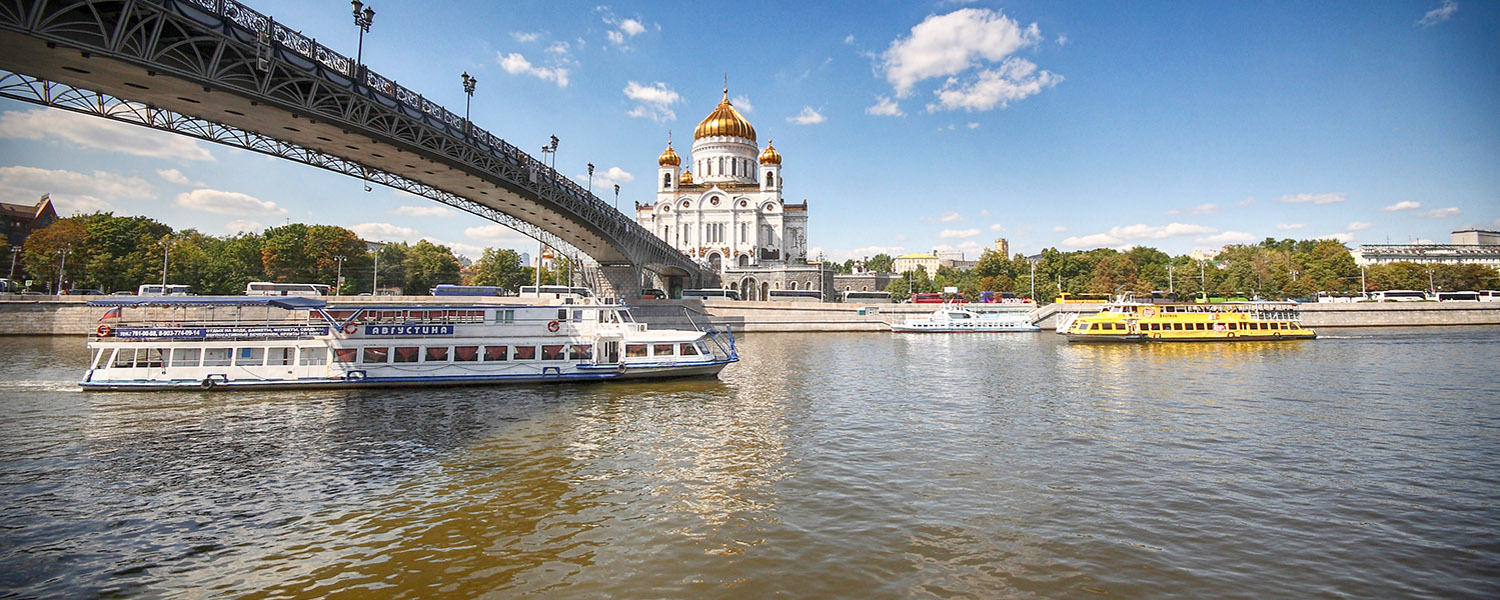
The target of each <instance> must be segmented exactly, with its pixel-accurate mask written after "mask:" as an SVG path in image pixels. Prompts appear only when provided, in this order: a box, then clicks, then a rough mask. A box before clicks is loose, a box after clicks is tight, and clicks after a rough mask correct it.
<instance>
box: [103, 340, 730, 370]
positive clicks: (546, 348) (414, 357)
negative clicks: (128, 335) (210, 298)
mask: <svg viewBox="0 0 1500 600" xmlns="http://www.w3.org/2000/svg"><path fill="white" fill-rule="evenodd" d="M593 348H594V347H593V345H591V344H543V345H540V346H514V345H505V346H367V347H364V348H302V349H301V352H300V354H299V353H298V348H294V347H280V348H119V349H112V348H105V349H102V350H100V351H99V354H98V355H96V356H95V357H94V359H95V364H96V365H97V366H96V367H95V368H98V369H106V368H114V369H129V368H136V367H155V368H160V367H162V366H163V365H170V366H172V367H228V366H236V367H261V366H292V365H302V366H314V365H325V364H328V360H329V355H330V353H331V354H332V358H333V361H334V362H337V363H343V364H351V363H361V364H387V363H416V362H423V363H439V362H441V363H446V362H502V361H511V360H554V361H555V360H574V361H576V360H588V359H590V358H592V357H593V352H594V351H593ZM110 352H113V354H112V355H111V354H109V353H110ZM707 353H708V352H707V349H706V348H700V347H699V346H697V345H695V344H691V343H680V344H625V356H626V358H648V357H657V356H659V357H667V356H701V355H705V354H707Z"/></svg>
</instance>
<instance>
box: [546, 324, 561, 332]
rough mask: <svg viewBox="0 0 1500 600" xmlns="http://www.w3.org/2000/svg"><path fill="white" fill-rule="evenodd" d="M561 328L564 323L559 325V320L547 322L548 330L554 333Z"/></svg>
mask: <svg viewBox="0 0 1500 600" xmlns="http://www.w3.org/2000/svg"><path fill="white" fill-rule="evenodd" d="M559 329H562V325H558V324H557V321H551V322H549V323H547V331H550V332H552V333H557V330H559Z"/></svg>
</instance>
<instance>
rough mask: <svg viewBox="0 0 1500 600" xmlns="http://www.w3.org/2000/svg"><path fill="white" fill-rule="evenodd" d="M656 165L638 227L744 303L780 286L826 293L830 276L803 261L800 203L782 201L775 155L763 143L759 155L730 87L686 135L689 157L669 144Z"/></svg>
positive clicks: (803, 220) (804, 239) (638, 207)
mask: <svg viewBox="0 0 1500 600" xmlns="http://www.w3.org/2000/svg"><path fill="white" fill-rule="evenodd" d="M656 164H657V167H658V168H657V174H656V182H655V186H656V201H655V202H652V203H647V204H642V203H639V202H637V203H636V221H637V222H638V223H640V224H641V226H642V227H645V228H646V229H649V230H650V231H651V232H652V233H655V234H656V235H657V236H658V237H660V238H661V239H663V240H666V242H667V243H668V244H671V245H672V247H674V248H676V249H678V250H680V251H682V252H683V253H684V254H687V255H688V256H691V257H693V258H694V259H697V260H698V261H699V262H701V263H702V264H705V265H708V266H709V267H710V268H712V269H713V270H714V271H717V272H718V273H719V275H720V277H721V278H722V280H723V282H724V287H726V288H729V289H734V290H736V291H739V292H740V295H741V297H742V298H743V299H746V300H764V299H766V298H767V295H768V293H769V292H770V291H771V290H783V289H785V290H819V291H823V292H824V293H825V294H828V295H831V294H832V290H833V276H832V271H831V270H827V267H826V266H825V265H821V264H809V263H808V260H807V258H808V257H807V202H806V201H804V202H803V203H801V204H789V203H787V202H786V201H785V199H783V198H782V195H781V192H782V185H783V181H782V177H781V153H779V152H777V151H776V149H775V148H774V147H772V145H771V144H770V143H769V142H767V144H766V147H765V150H761V148H760V146H759V145H758V144H757V142H756V139H755V128H754V127H752V126H751V125H750V122H749V121H747V120H745V117H743V116H741V115H740V112H739V111H738V110H735V108H734V105H733V104H731V103H730V102H729V90H727V89H726V90H724V99H723V100H721V101H720V102H719V105H718V106H717V107H715V108H714V110H713V112H711V113H709V115H708V117H706V118H704V119H703V121H702V122H701V123H698V127H697V129H695V130H694V131H693V148H692V152H691V153H690V154H689V158H688V160H684V159H683V157H681V156H679V155H678V154H677V151H676V150H674V149H673V148H672V142H671V141H670V140H668V142H667V149H666V150H665V151H663V152H662V153H661V156H660V157H658V158H657V160H656ZM684 165H686V166H684ZM695 173H696V175H695ZM674 295H675V291H674Z"/></svg>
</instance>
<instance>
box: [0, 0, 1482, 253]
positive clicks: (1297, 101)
mask: <svg viewBox="0 0 1500 600" xmlns="http://www.w3.org/2000/svg"><path fill="white" fill-rule="evenodd" d="M247 4H248V5H250V6H251V7H253V8H255V9H256V10H258V11H260V12H263V13H266V14H270V15H273V16H274V17H275V18H276V19H277V21H278V22H281V23H284V24H287V25H288V26H290V27H292V28H295V29H298V30H300V31H302V32H303V33H304V34H306V35H309V36H312V37H315V38H317V39H318V41H319V42H321V43H323V44H325V45H328V46H330V47H333V48H335V49H338V50H342V51H345V52H346V53H348V54H350V55H352V54H354V50H355V45H356V41H357V30H356V28H355V26H354V25H353V23H352V18H351V16H350V10H349V9H350V7H349V4H348V3H347V2H342V1H323V0H320V1H316V2H305V1H291V0H254V1H251V2H248V3H247ZM369 6H371V7H373V8H374V9H375V11H376V17H375V22H374V24H373V27H372V28H371V31H370V33H369V34H367V36H366V38H365V44H364V57H365V62H366V63H367V64H368V65H370V68H371V69H373V70H375V71H376V72H378V73H381V74H382V75H385V76H387V77H390V78H393V79H395V80H397V81H398V82H399V83H401V84H402V85H404V86H406V87H408V88H411V89H413V90H416V91H418V92H421V93H423V94H424V95H425V96H426V97H428V98H431V99H433V100H434V101H437V102H439V103H441V104H443V105H445V106H447V107H448V108H449V109H451V110H454V111H455V112H462V111H463V105H464V94H463V91H462V87H461V85H460V79H459V75H460V73H463V72H465V71H467V72H468V73H470V74H471V75H473V76H475V77H477V78H478V80H479V83H478V89H477V91H476V93H475V95H474V98H473V116H474V121H475V122H476V124H478V125H479V126H481V127H484V128H486V129H488V130H489V131H491V132H493V133H495V134H497V135H500V136H502V137H504V138H506V139H507V140H509V141H511V142H512V143H514V144H516V145H517V146H520V147H522V148H525V149H528V150H531V151H533V152H535V150H536V149H539V148H540V147H541V146H542V145H543V144H544V143H545V142H546V141H547V138H548V136H549V135H554V134H555V135H557V136H558V137H559V138H560V139H561V142H560V144H559V150H558V154H557V164H558V168H559V170H560V171H562V172H563V173H565V174H569V175H573V176H575V178H576V179H577V180H578V181H579V182H580V183H586V180H587V177H586V167H585V164H586V163H589V162H592V163H593V164H594V165H595V166H596V174H595V177H594V188H595V190H599V191H602V192H601V193H600V194H599V195H600V196H601V197H602V198H604V200H605V201H606V202H610V203H613V201H614V198H613V193H612V191H611V184H613V183H619V184H620V186H621V192H620V205H621V207H622V208H626V210H627V211H628V210H630V209H629V208H628V207H630V206H633V205H632V204H631V203H632V202H635V201H650V200H653V199H654V198H655V196H654V189H653V188H652V185H651V182H652V181H653V178H654V176H655V173H656V171H655V169H656V163H655V159H656V157H657V155H658V154H660V153H661V151H662V149H663V148H664V147H665V145H666V141H667V136H668V131H669V130H670V131H671V132H672V135H673V138H674V140H675V142H676V143H675V144H674V145H675V147H676V148H677V150H678V152H679V153H682V154H684V155H686V150H688V149H689V148H690V147H691V143H692V142H691V136H692V130H693V128H694V127H695V126H696V125H697V123H698V121H699V120H701V119H702V118H703V117H705V116H707V114H708V113H709V112H710V111H711V110H712V109H713V108H714V105H715V104H716V103H717V102H718V100H719V97H720V95H721V89H722V88H723V86H724V79H725V77H726V76H727V77H728V81H729V89H730V96H731V98H733V99H734V101H735V104H736V106H737V107H738V108H739V109H740V111H741V112H742V113H744V114H745V115H746V117H747V118H748V119H749V120H750V122H751V123H752V124H753V125H754V126H755V128H756V131H757V133H758V136H759V141H760V143H761V144H762V146H764V144H765V143H766V141H767V139H774V141H775V145H776V148H777V150H779V151H780V152H781V154H782V156H783V158H784V163H783V167H784V177H785V180H786V192H785V194H786V197H787V199H788V200H789V201H795V202H800V201H802V200H804V199H805V200H807V201H809V203H810V205H809V206H810V208H809V214H810V218H809V234H808V241H809V243H810V245H811V246H813V248H814V251H813V253H812V254H813V255H814V256H816V255H817V254H818V253H819V251H822V252H824V253H826V255H827V257H828V258H831V259H835V260H843V259H846V258H858V257H860V256H866V255H873V254H876V253H879V252H888V253H891V254H901V253H907V252H927V251H929V250H933V249H945V250H948V249H957V250H965V251H966V253H967V254H968V255H969V256H970V257H971V258H973V257H977V255H978V252H979V250H980V249H982V248H985V247H989V246H990V245H991V244H992V243H993V242H994V240H995V238H998V237H1005V238H1007V239H1009V240H1010V242H1011V248H1012V251H1013V252H1022V253H1027V254H1031V253H1035V252H1038V251H1040V250H1042V249H1043V248H1047V247H1056V248H1059V249H1062V250H1076V249H1087V248H1096V247H1110V248H1124V247H1128V246H1132V245H1141V246H1151V247H1156V248H1159V249H1162V250H1164V251H1167V252H1169V253H1172V254H1181V253H1187V252H1191V251H1194V250H1210V251H1211V250H1214V249H1217V248H1219V247H1221V246H1223V245H1225V244H1228V243H1254V242H1257V241H1259V240H1261V239H1263V238H1266V237H1276V238H1288V237H1289V238H1295V239H1309V238H1318V237H1334V238H1336V239H1339V240H1341V241H1344V242H1346V243H1349V244H1350V245H1351V247H1352V246H1357V245H1358V244H1361V243H1387V242H1390V243H1406V242H1409V241H1420V240H1428V241H1435V242H1439V243H1445V242H1447V241H1448V237H1449V233H1450V232H1451V231H1453V230H1455V229H1461V228H1468V227H1480V228H1487V229H1500V36H1496V35H1495V34H1494V32H1495V31H1500V3H1494V2H1475V1H1473V0H1422V1H1414V2H1375V3H1371V2H1312V3H1310V2H1286V3H1275V2H1271V3H1250V2H1172V3H1100V2H1087V3H1070V2H983V1H976V2H931V3H920V2H847V3H803V2H785V3H780V2H763V3H714V2H708V3H693V4H681V3H665V2H634V3H625V4H607V5H600V4H592V3H576V2H556V1H549V2H507V3H493V2H468V1H465V2H449V3H442V4H441V6H443V9H442V10H437V11H435V10H432V8H431V7H432V6H434V5H433V3H430V2H413V1H399V0H398V1H391V0H385V1H382V0H372V1H371V2H370V3H369ZM684 158H685V159H686V156H684ZM44 192H50V193H51V194H52V195H53V198H54V199H55V200H56V201H57V203H58V205H59V207H60V208H61V210H62V212H64V213H69V212H72V211H75V210H83V211H91V210H112V211H114V212H115V213H116V214H143V215H147V216H151V217H153V218H156V219H158V220H161V221H163V222H165V223H167V224H169V225H172V226H173V227H176V228H187V227H196V228H198V229H200V230H202V231H204V232H207V233H211V234H227V233H232V232H234V231H239V230H246V229H248V230H256V231H258V230H259V228H262V227H266V226H272V225H278V224H282V223H285V222H287V221H291V222H309V223H323V224H332V225H340V226H345V227H349V228H351V229H353V230H355V231H356V232H358V233H360V234H361V235H362V236H365V237H366V238H367V239H379V240H384V241H408V242H415V241H416V240H418V239H422V238H426V239H430V240H434V241H436V242H439V243H443V244H447V245H449V246H452V247H453V248H454V249H455V250H456V251H457V252H459V253H461V254H466V255H468V256H470V257H477V256H478V253H479V252H480V251H481V250H482V249H483V248H484V247H490V246H496V247H512V248H516V249H518V250H522V251H528V250H532V251H534V249H535V245H534V243H532V242H530V241H528V239H527V238H524V237H522V236H520V235H519V234H515V233H514V232H510V231H509V230H507V229H505V228H503V227H502V226H499V225H495V224H493V223H490V222H488V221H485V220H483V219H481V218H479V217H475V216H472V215H468V214H466V213H460V212H458V211H454V210H451V209H443V208H442V207H441V205H438V204H436V203H434V202H431V201H428V200H425V199H422V198H418V197H415V196H410V195H407V194H405V193H403V192H399V191H395V190H389V189H380V188H377V189H376V190H375V191H373V192H368V193H366V192H364V191H363V187H362V185H361V183H360V181H358V180H356V179H351V178H348V177H345V176H340V175H334V174H331V173H326V172H323V171H321V170H318V169H314V168H310V167H305V166H301V165H297V164H294V163H290V162H287V161H281V160H278V159H271V158H267V157H263V156H260V155H256V154H253V153H248V152H243V151H239V150H234V149H231V148H228V147H224V146H216V145H211V144H207V143H202V142H195V141H192V140H189V139H188V138H180V137H175V136H171V135H168V134H161V133H156V132H151V131H146V130H142V129H140V128H130V127H126V126H118V125H113V124H110V123H106V122H103V121H102V120H99V119H93V118H89V117H81V116H75V115H70V114H66V113H63V112H62V111H46V110H42V109H39V108H36V107H33V106H30V105H26V104H22V103H17V102H11V101H0V200H4V201H6V202H28V203H29V202H33V201H35V198H36V197H37V196H39V195H40V194H41V193H44Z"/></svg>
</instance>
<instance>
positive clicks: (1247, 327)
mask: <svg viewBox="0 0 1500 600" xmlns="http://www.w3.org/2000/svg"><path fill="white" fill-rule="evenodd" d="M1087 325H1088V327H1087V328H1084V330H1085V331H1127V327H1126V325H1125V324H1124V323H1088V324H1087ZM1215 325H1223V327H1222V328H1219V329H1215V327H1214V326H1215ZM1282 329H1301V327H1300V326H1298V325H1297V324H1296V323H1289V322H1275V323H1143V324H1141V330H1142V331H1225V330H1228V331H1241V330H1244V331H1252V330H1255V331H1271V330H1282Z"/></svg>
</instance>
